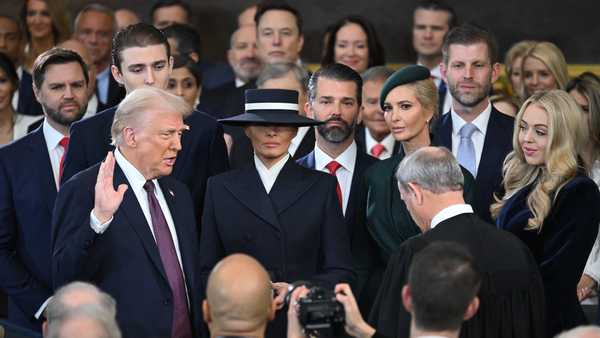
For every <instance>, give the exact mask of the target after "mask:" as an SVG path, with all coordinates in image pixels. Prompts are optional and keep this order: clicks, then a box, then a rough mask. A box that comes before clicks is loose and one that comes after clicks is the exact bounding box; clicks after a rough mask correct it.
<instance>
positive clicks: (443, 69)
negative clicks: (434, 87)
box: [440, 61, 448, 83]
mask: <svg viewBox="0 0 600 338" xmlns="http://www.w3.org/2000/svg"><path fill="white" fill-rule="evenodd" d="M447 71H448V68H447V67H446V64H445V63H444V62H443V61H442V62H440V74H441V75H442V80H443V81H444V82H446V83H448V80H447V79H446V78H447Z"/></svg>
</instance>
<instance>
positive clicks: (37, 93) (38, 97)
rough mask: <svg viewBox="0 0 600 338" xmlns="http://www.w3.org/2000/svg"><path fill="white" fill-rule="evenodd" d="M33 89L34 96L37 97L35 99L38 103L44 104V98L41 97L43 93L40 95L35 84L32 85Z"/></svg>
mask: <svg viewBox="0 0 600 338" xmlns="http://www.w3.org/2000/svg"><path fill="white" fill-rule="evenodd" d="M31 88H32V89H33V95H34V96H35V99H36V100H37V101H38V102H42V98H41V96H40V94H41V93H40V91H39V90H38V89H37V87H36V86H35V84H33V83H32V84H31Z"/></svg>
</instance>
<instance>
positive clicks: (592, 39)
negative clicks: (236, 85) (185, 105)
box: [0, 0, 600, 64]
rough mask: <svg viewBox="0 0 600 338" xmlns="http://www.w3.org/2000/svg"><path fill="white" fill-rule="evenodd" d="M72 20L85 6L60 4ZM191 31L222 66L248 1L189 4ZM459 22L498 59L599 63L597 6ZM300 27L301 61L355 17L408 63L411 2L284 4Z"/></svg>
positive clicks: (503, 5) (471, 10)
mask: <svg viewBox="0 0 600 338" xmlns="http://www.w3.org/2000/svg"><path fill="white" fill-rule="evenodd" d="M66 1H67V5H68V6H67V8H68V10H69V11H70V12H71V14H74V13H76V12H77V10H79V9H80V8H81V7H83V6H84V5H85V4H86V3H88V2H89V1H85V0H66ZM98 2H100V3H103V4H106V5H109V6H111V7H113V8H118V7H128V8H130V9H133V10H134V11H136V12H138V14H139V15H141V16H142V17H143V18H144V19H147V18H148V11H149V9H150V7H151V5H152V3H153V1H152V0H121V1H118V0H99V1H98ZM188 2H189V3H190V5H191V6H192V8H193V11H194V16H195V17H194V25H195V26H196V27H197V28H198V29H199V31H200V34H201V37H202V39H203V45H204V49H205V57H206V58H207V59H209V60H213V61H217V60H224V55H225V50H226V49H227V44H228V40H229V35H230V33H231V32H232V31H233V29H235V25H236V16H237V13H239V12H240V11H241V10H242V9H243V8H245V7H246V6H248V5H250V4H252V3H253V2H252V1H235V0H189V1H188ZM449 2H450V4H451V5H452V6H454V7H455V9H456V11H457V13H458V15H459V19H460V20H461V21H470V22H474V23H477V24H480V25H483V26H484V27H487V28H488V29H490V30H491V31H492V32H493V33H494V34H495V35H496V37H497V39H498V42H499V46H500V51H501V52H502V53H504V52H505V51H506V50H507V49H508V48H509V47H510V45H511V44H512V43H514V42H516V41H519V40H523V39H537V40H549V41H552V42H554V43H556V44H557V45H558V46H559V47H560V48H561V49H562V50H563V51H564V53H565V56H566V58H567V62H568V63H571V64H573V63H584V64H596V63H600V42H599V37H600V21H599V20H598V14H599V13H600V1H598V0H580V1H558V0H557V1H548V0H525V1H523V0H522V1H515V0H505V1H490V0H483V1H481V0H479V1H478V0H461V1H459V0H454V1H452V0H450V1H449ZM289 3H290V4H292V5H293V6H295V7H296V8H298V10H300V12H301V13H302V14H303V16H304V21H305V28H304V33H305V48H304V51H303V55H302V56H303V59H304V60H306V61H308V62H318V61H319V55H320V49H321V48H320V41H321V34H322V33H323V30H324V29H325V27H326V26H327V25H328V24H329V23H331V22H333V21H335V20H336V19H338V18H340V17H341V16H344V15H347V14H360V15H363V16H365V17H366V18H368V19H369V20H371V21H372V22H373V23H374V24H375V26H376V28H377V31H378V32H379V35H380V37H381V39H382V41H383V43H384V46H385V47H386V57H387V61H388V62H391V63H398V62H410V61H412V60H414V55H413V52H412V47H411V44H410V27H411V16H412V9H413V7H414V5H415V3H416V1H415V0H302V1H299V0H289ZM21 4H22V2H21V1H20V0H1V1H0V13H4V14H12V15H16V14H17V13H18V10H19V8H20V7H21Z"/></svg>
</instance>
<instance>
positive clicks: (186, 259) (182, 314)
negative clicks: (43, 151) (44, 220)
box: [52, 87, 201, 338]
mask: <svg viewBox="0 0 600 338" xmlns="http://www.w3.org/2000/svg"><path fill="white" fill-rule="evenodd" d="M190 112H191V107H190V106H189V105H188V104H187V103H185V101H183V99H181V98H179V97H176V96H174V95H172V94H169V93H167V92H165V91H163V90H161V89H158V88H153V87H143V88H139V89H136V90H134V91H133V92H132V93H130V94H129V95H128V96H127V97H126V98H125V99H124V100H123V101H122V102H121V104H120V105H119V108H118V109H117V111H116V113H115V119H114V122H113V124H112V128H111V137H112V140H113V144H114V145H115V146H116V148H115V150H114V154H113V153H112V152H109V153H108V155H107V156H106V160H105V161H104V162H102V163H101V164H98V165H95V166H93V167H91V168H89V169H87V170H85V171H82V172H81V173H79V174H78V175H76V176H74V177H73V178H72V179H71V180H69V181H68V182H66V183H65V184H63V186H62V187H61V190H60V192H59V194H58V196H57V198H56V207H55V209H54V216H53V218H52V249H53V251H52V252H53V256H52V279H53V285H54V287H55V288H57V287H60V286H62V285H64V284H66V283H69V282H71V281H74V280H84V281H89V282H91V283H93V284H95V285H97V286H98V287H99V288H100V289H102V290H103V291H105V292H107V293H108V294H110V295H111V296H113V297H114V298H115V300H116V301H117V321H118V322H119V325H120V327H121V329H122V331H123V337H132V338H134V337H173V338H175V337H177V338H182V337H185V338H191V337H193V336H194V333H195V332H197V328H198V323H199V322H200V318H201V316H200V312H199V311H200V301H201V300H200V298H199V296H198V293H199V292H200V285H199V284H197V280H196V272H197V259H198V250H199V248H198V238H199V234H198V230H197V227H196V223H195V216H194V212H193V210H194V206H193V202H192V199H191V196H190V194H189V191H188V190H187V188H186V187H185V185H183V184H181V183H180V182H178V181H177V180H175V179H173V178H172V177H170V176H169V175H170V174H171V171H173V167H174V165H175V162H176V161H177V160H178V158H177V157H178V156H177V155H178V153H179V151H180V150H181V148H182V141H181V135H182V133H183V132H184V131H185V130H187V129H188V126H186V125H185V124H184V121H183V115H185V114H188V113H190Z"/></svg>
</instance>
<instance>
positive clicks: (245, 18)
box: [238, 5, 258, 27]
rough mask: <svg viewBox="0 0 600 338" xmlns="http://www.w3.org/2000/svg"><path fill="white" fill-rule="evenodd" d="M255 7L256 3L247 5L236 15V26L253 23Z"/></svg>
mask: <svg viewBox="0 0 600 338" xmlns="http://www.w3.org/2000/svg"><path fill="white" fill-rule="evenodd" d="M257 7H258V6H257V5H252V6H250V7H247V8H246V9H244V10H243V11H242V12H241V13H240V15H238V27H242V26H254V25H255V22H254V16H255V15H256V9H257Z"/></svg>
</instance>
